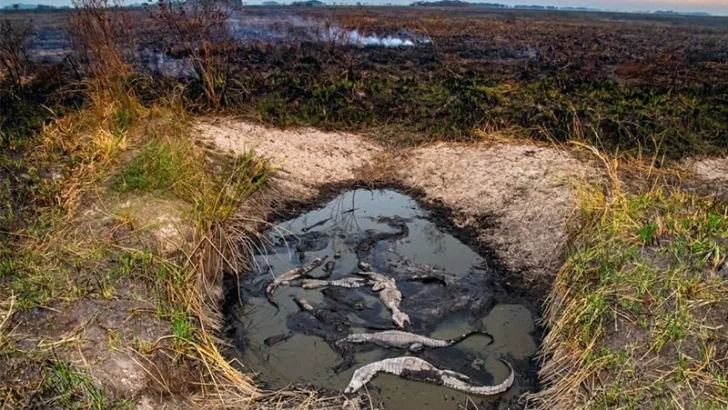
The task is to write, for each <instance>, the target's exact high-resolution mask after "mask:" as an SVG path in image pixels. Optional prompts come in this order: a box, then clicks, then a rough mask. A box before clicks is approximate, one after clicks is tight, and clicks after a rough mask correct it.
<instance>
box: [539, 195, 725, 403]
mask: <svg viewBox="0 0 728 410" xmlns="http://www.w3.org/2000/svg"><path fill="white" fill-rule="evenodd" d="M587 196H588V198H586V200H585V201H584V206H583V208H582V216H583V217H584V221H583V222H584V224H585V225H586V228H585V230H584V231H583V232H582V233H581V235H580V237H579V238H578V239H577V240H576V242H575V243H574V245H573V247H572V250H571V252H570V254H569V256H568V259H567V262H566V264H565V266H564V268H563V269H562V271H561V272H560V274H559V275H558V277H557V280H556V283H555V285H554V290H553V291H552V294H551V296H550V300H549V305H550V312H549V318H550V320H551V321H552V324H551V327H552V329H553V330H552V333H551V334H550V335H549V336H548V338H547V340H546V342H545V346H546V350H547V351H548V352H549V353H550V354H551V355H552V360H554V361H563V362H562V363H569V364H570V365H569V366H570V367H569V368H570V369H571V371H570V372H567V374H565V375H564V377H562V378H560V380H558V381H555V382H554V384H553V385H552V386H551V387H550V388H547V389H546V391H545V392H544V393H542V397H546V398H548V399H550V400H556V401H554V402H549V403H550V404H554V403H556V402H557V401H558V400H560V399H559V398H557V397H549V395H550V394H551V393H550V392H553V391H556V390H555V389H558V388H563V387H564V386H578V385H588V386H591V390H590V391H589V394H587V395H585V396H583V397H582V398H581V399H580V400H579V403H580V406H578V407H577V408H585V409H587V408H588V409H607V408H627V409H633V408H634V409H637V408H649V409H681V408H690V407H692V405H694V404H695V403H698V402H700V403H702V404H701V406H707V407H704V408H713V407H711V406H716V405H719V406H723V408H725V407H726V406H728V390H726V389H725V388H724V387H722V386H723V385H724V384H725V381H724V380H723V381H721V380H720V377H717V376H716V375H724V374H727V373H728V363H726V361H725V357H723V355H724V354H725V352H726V351H728V329H726V328H725V317H726V315H728V266H727V265H726V264H727V263H728V262H727V261H726V255H728V206H726V205H725V204H721V203H719V202H716V201H715V200H714V199H712V198H703V197H700V196H698V195H695V194H690V193H685V192H682V191H680V190H678V189H672V190H671V189H666V188H663V189H656V190H653V191H651V192H647V193H641V194H626V195H624V196H618V197H617V198H616V199H615V201H614V202H613V203H610V204H606V203H604V202H601V201H599V200H597V201H595V200H594V196H593V195H592V194H591V193H588V194H587ZM600 198H603V196H600ZM605 352H606V353H605ZM545 370H546V371H548V370H549V368H548V364H547V365H546V367H545ZM596 381H598V382H596ZM552 389H554V390H552ZM562 396H566V395H562Z"/></svg>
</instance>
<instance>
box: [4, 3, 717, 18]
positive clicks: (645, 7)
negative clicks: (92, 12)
mask: <svg viewBox="0 0 728 410" xmlns="http://www.w3.org/2000/svg"><path fill="white" fill-rule="evenodd" d="M126 1H127V2H142V0H131V1H130V0H126ZM279 1H281V2H290V0H279ZM323 1H324V2H326V3H331V2H333V1H335V2H336V3H341V2H342V0H323ZM412 1H413V0H365V1H363V3H367V4H372V5H376V4H384V3H391V4H409V3H411V2H412ZM478 1H483V2H493V3H503V4H509V5H516V4H537V5H543V6H559V7H595V8H600V9H603V10H610V11H611V10H614V11H654V10H675V11H682V12H689V11H704V12H708V13H711V14H715V15H724V16H728V0H478ZM260 2H262V0H246V1H245V3H246V4H256V3H260ZM343 2H344V3H352V4H354V3H356V0H348V1H347V0H343ZM13 3H39V4H49V5H54V6H67V5H69V4H70V0H0V8H2V7H3V6H6V5H10V4H13Z"/></svg>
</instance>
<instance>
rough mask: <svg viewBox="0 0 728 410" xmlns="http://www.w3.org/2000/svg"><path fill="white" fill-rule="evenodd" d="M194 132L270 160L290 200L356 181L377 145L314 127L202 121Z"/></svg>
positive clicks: (230, 148) (228, 147) (209, 140)
mask: <svg viewBox="0 0 728 410" xmlns="http://www.w3.org/2000/svg"><path fill="white" fill-rule="evenodd" d="M197 131H198V133H197V135H200V136H201V140H202V141H204V142H207V143H212V144H213V145H214V146H215V147H216V148H218V149H221V150H223V151H228V152H229V151H232V152H234V153H239V154H243V153H245V152H246V151H247V150H250V149H254V150H255V152H256V154H257V155H259V156H262V157H265V158H267V159H269V160H271V162H272V165H273V166H274V167H276V169H277V171H278V174H279V175H278V176H279V179H280V182H281V186H282V188H283V189H284V190H285V191H286V192H281V194H283V195H284V196H288V197H290V199H302V197H303V198H304V199H305V198H306V197H310V196H312V195H315V194H316V193H317V192H318V191H317V189H316V186H321V185H324V184H328V183H335V182H342V181H347V180H352V179H354V170H355V169H356V168H358V167H361V166H363V165H365V164H366V163H368V162H369V161H371V160H372V158H373V156H374V155H375V154H376V153H377V152H378V151H380V150H381V148H379V147H378V146H376V145H374V144H372V143H370V142H368V141H366V140H364V139H363V138H360V137H358V136H355V135H352V134H345V133H339V132H331V133H327V132H323V131H319V130H315V129H301V130H290V131H289V130H280V129H274V128H266V127H263V126H259V125H254V124H250V123H246V122H242V121H235V120H213V121H210V122H206V123H200V124H198V126H197Z"/></svg>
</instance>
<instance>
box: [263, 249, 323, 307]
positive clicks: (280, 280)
mask: <svg viewBox="0 0 728 410" xmlns="http://www.w3.org/2000/svg"><path fill="white" fill-rule="evenodd" d="M327 258H328V256H324V257H323V258H316V259H314V260H312V261H311V262H309V263H307V264H306V265H301V266H299V267H296V268H293V269H291V270H289V271H287V272H286V273H284V274H282V275H280V276H278V277H277V278H275V279H273V282H271V283H270V284H269V285H268V286H267V287H266V288H265V296H266V297H267V298H268V301H270V303H272V304H273V305H274V306H278V304H277V303H276V302H275V300H274V299H273V293H274V292H275V291H276V289H278V286H280V285H287V284H288V283H290V282H291V281H292V280H296V279H298V278H300V277H302V276H307V275H308V274H309V273H311V271H313V270H314V269H316V268H318V267H319V266H321V264H323V263H324V261H326V259H327Z"/></svg>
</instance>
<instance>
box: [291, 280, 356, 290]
mask: <svg viewBox="0 0 728 410" xmlns="http://www.w3.org/2000/svg"><path fill="white" fill-rule="evenodd" d="M367 285H369V281H368V280H366V279H364V278H343V279H337V280H320V279H304V280H303V281H302V282H301V287H302V288H304V289H318V288H326V287H330V286H334V287H339V288H350V289H353V288H360V287H362V286H367Z"/></svg>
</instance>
